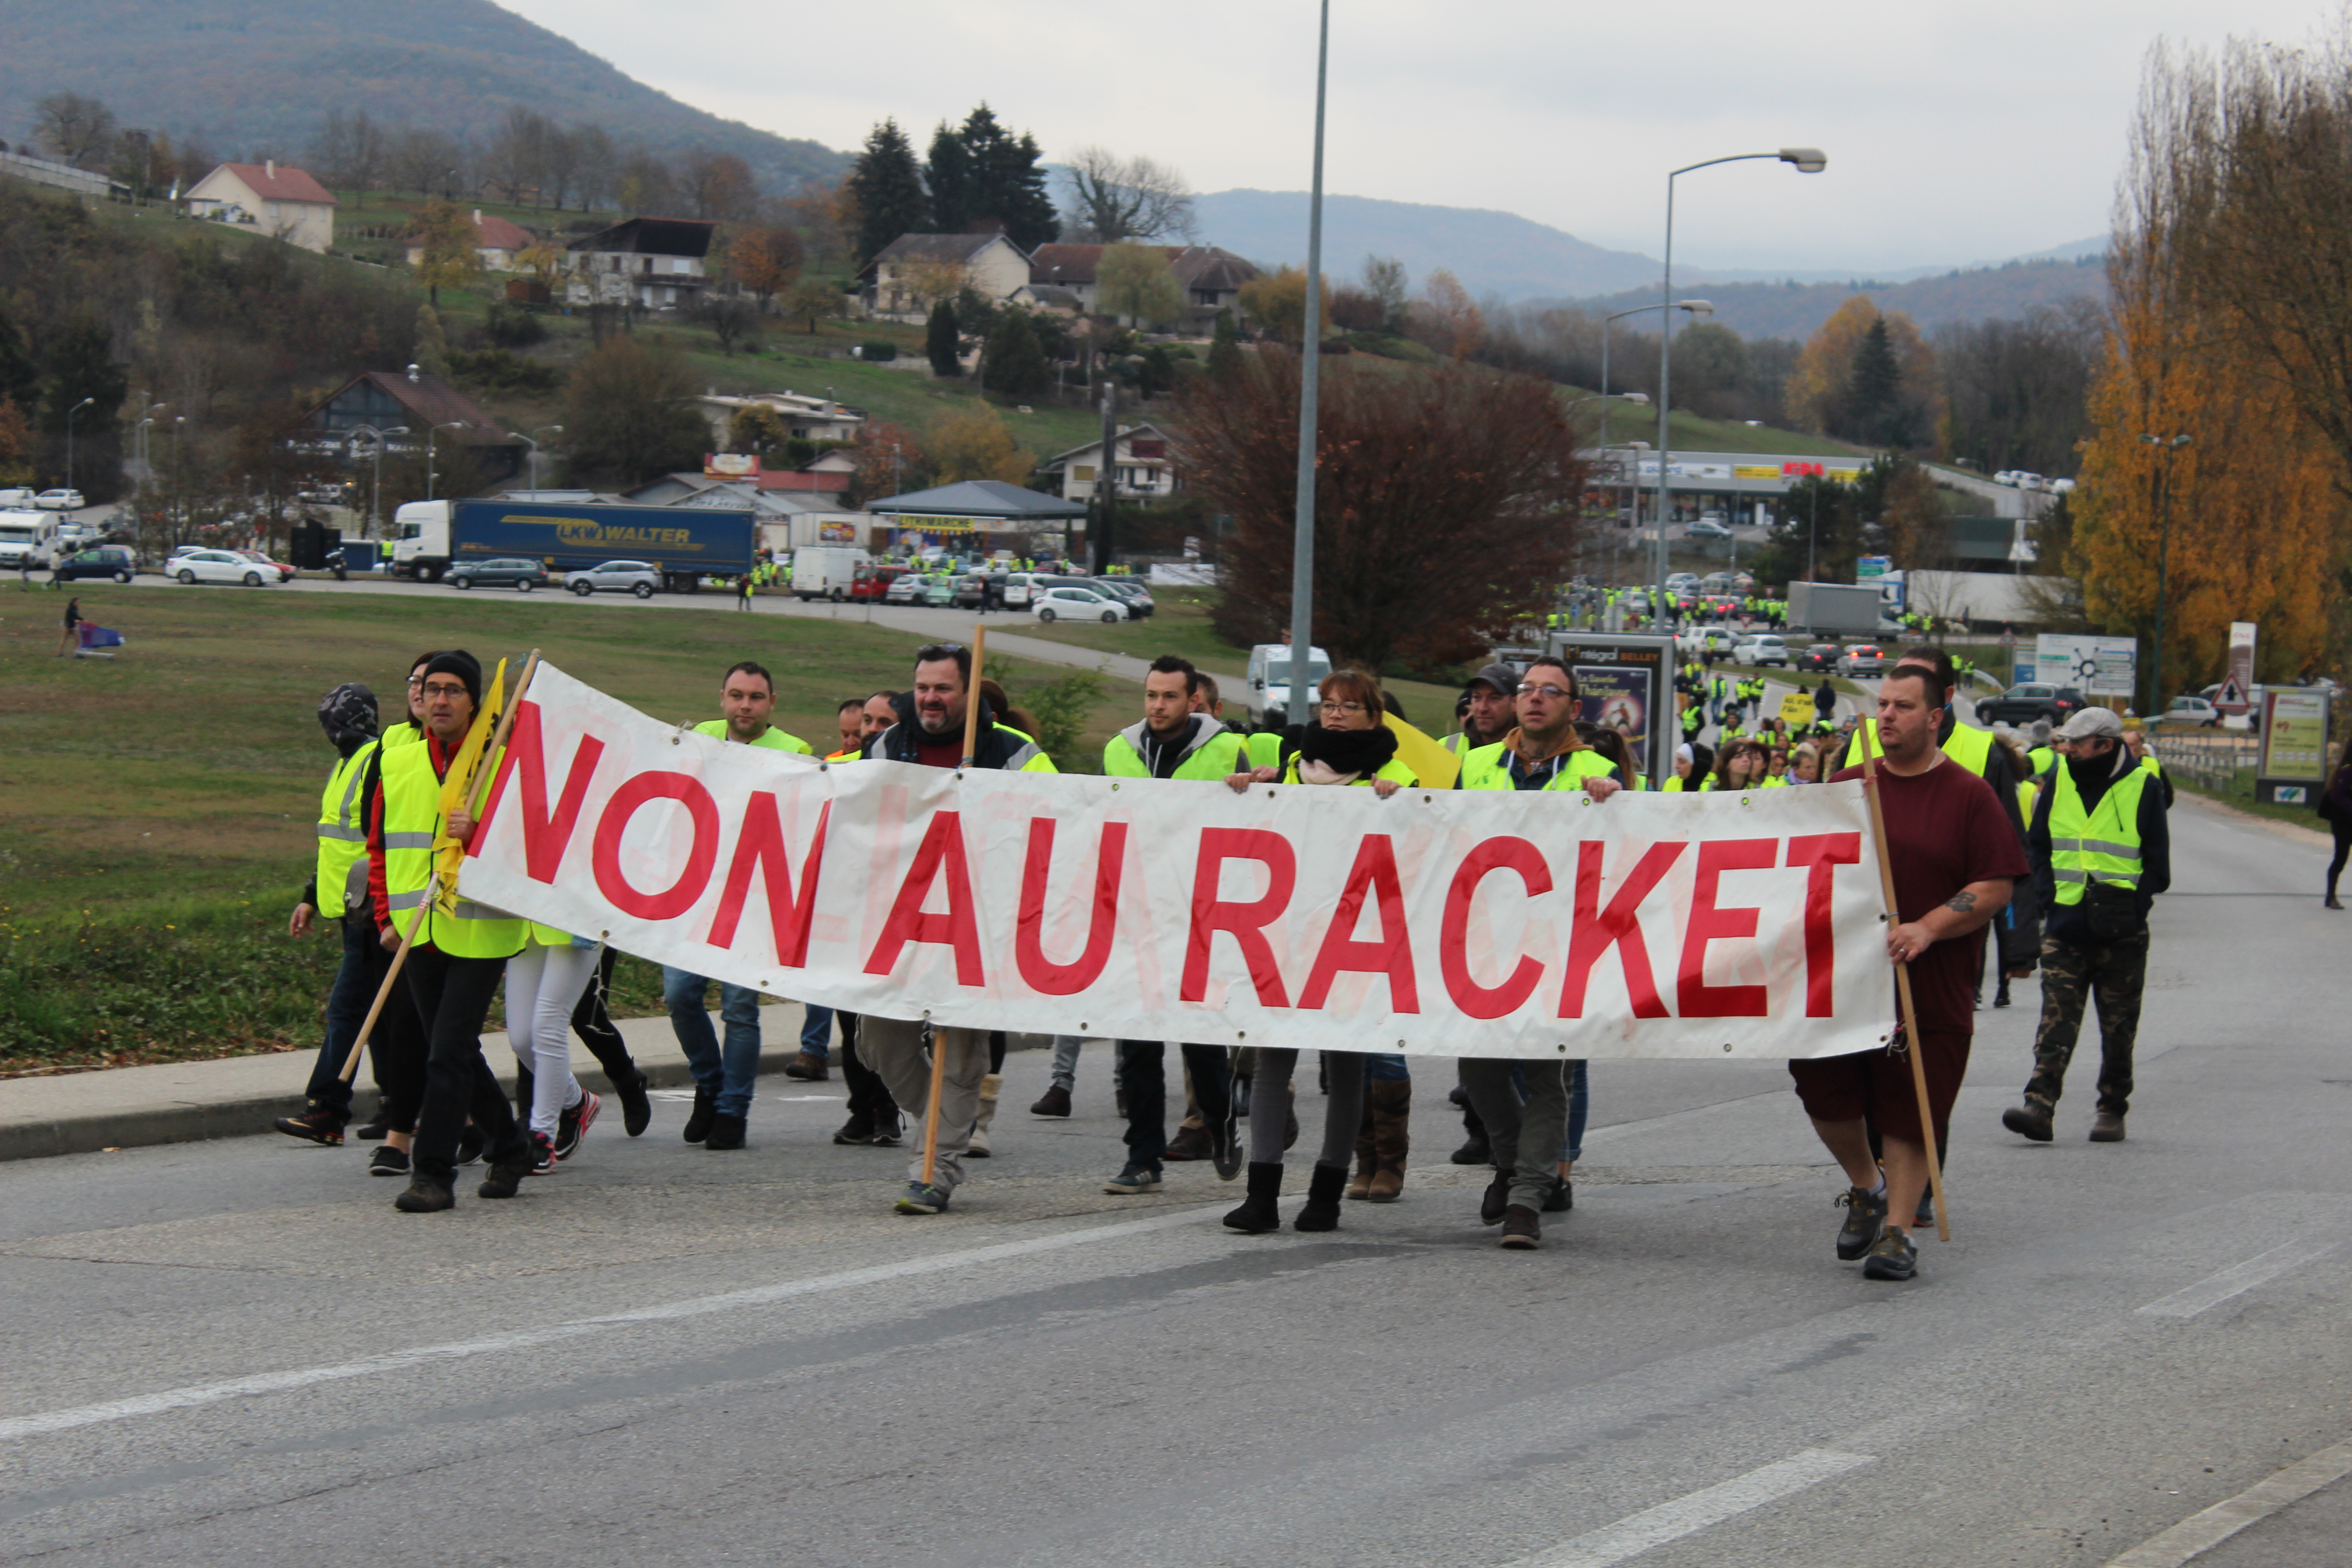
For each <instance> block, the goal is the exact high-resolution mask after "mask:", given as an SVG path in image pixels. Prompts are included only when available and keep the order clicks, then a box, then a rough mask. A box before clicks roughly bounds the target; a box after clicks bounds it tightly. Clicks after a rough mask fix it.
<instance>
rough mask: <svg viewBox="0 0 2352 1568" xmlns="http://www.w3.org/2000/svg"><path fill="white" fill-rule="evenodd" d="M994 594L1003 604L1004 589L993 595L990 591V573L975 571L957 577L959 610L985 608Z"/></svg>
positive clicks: (957, 603)
mask: <svg viewBox="0 0 2352 1568" xmlns="http://www.w3.org/2000/svg"><path fill="white" fill-rule="evenodd" d="M992 596H993V597H996V598H997V600H998V604H999V605H1000V606H1001V605H1002V604H1003V590H1002V589H1000V590H998V593H997V594H996V595H991V594H990V593H989V591H988V575H987V574H985V573H982V572H973V573H970V574H966V575H964V576H961V577H958V578H957V579H956V585H955V602H956V608H957V609H959V610H979V609H985V608H987V607H988V604H989V600H990V598H991V597H992Z"/></svg>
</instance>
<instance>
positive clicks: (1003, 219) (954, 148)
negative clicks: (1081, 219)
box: [926, 103, 1062, 251]
mask: <svg viewBox="0 0 2352 1568" xmlns="http://www.w3.org/2000/svg"><path fill="white" fill-rule="evenodd" d="M926 168H927V170H928V172H929V175H930V181H931V204H932V212H933V216H934V218H935V219H936V220H937V222H938V224H939V231H940V233H942V234H977V233H982V232H985V231H987V230H989V229H1002V230H1003V231H1004V235H1005V237H1007V238H1008V239H1010V240H1012V241H1013V244H1015V245H1017V246H1019V247H1021V248H1022V249H1023V250H1030V251H1034V250H1035V249H1036V248H1037V247H1039V246H1041V245H1044V244H1045V243H1046V242H1047V241H1049V240H1051V239H1053V238H1054V237H1055V236H1056V235H1057V234H1059V233H1060V232H1061V226H1062V219H1061V215H1060V213H1058V212H1057V211H1055V207H1054V195H1053V192H1052V190H1051V189H1050V188H1049V187H1048V184H1047V182H1046V179H1045V164H1044V154H1042V153H1040V152H1039V151H1038V150H1037V141H1036V138H1034V137H1033V136H1029V135H1026V134H1024V135H1022V136H1018V137H1016V136H1013V134H1011V133H1010V132H1007V131H1006V130H1005V129H1004V127H1003V125H1001V124H999V123H998V122H997V119H996V116H995V114H994V113H993V112H992V110H990V109H989V107H988V105H986V104H984V103H983V104H982V105H981V106H980V107H979V108H977V109H975V110H972V111H971V114H969V115H967V116H966V117H965V119H964V122H963V124H962V126H961V128H953V129H951V128H950V127H949V126H947V125H946V124H944V123H943V124H941V125H940V128H939V130H938V131H937V132H935V133H934V134H933V135H932V137H931V153H930V160H929V163H928V164H927V165H926Z"/></svg>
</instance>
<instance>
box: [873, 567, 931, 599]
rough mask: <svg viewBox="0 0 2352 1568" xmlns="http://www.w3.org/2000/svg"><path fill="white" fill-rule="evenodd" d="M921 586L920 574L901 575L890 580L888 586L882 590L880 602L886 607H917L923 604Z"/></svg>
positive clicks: (922, 580)
mask: <svg viewBox="0 0 2352 1568" xmlns="http://www.w3.org/2000/svg"><path fill="white" fill-rule="evenodd" d="M923 584H924V576H923V574H921V573H919V572H908V573H905V574H901V575H899V576H898V577H896V578H894V579H892V580H891V583H890V585H889V586H888V587H887V588H886V589H884V590H883V592H882V602H883V603H884V604H886V605H919V604H921V603H922V602H923Z"/></svg>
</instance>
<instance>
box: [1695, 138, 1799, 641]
mask: <svg viewBox="0 0 2352 1568" xmlns="http://www.w3.org/2000/svg"><path fill="white" fill-rule="evenodd" d="M1755 158H1770V159H1773V160H1775V161H1776V162H1779V163H1794V164H1795V165H1796V166H1797V172H1798V173H1799V174H1820V173H1821V172H1822V170H1823V169H1826V168H1828V167H1829V166H1830V160H1829V155H1828V154H1827V153H1823V152H1822V150H1821V149H1820V148H1818V147H1783V148H1781V149H1780V151H1779V152H1778V153H1732V154H1731V155H1730V156H1729V157H1726V158H1709V159H1707V160H1706V161H1705V162H1704V163H1685V164H1684V165H1683V166H1682V167H1681V168H1679V169H1676V170H1674V171H1673V172H1672V173H1670V174H1667V175H1666V267H1665V284H1664V288H1663V289H1660V290H1659V296H1660V301H1661V307H1662V308H1663V307H1664V306H1665V305H1671V304H1672V303H1674V298H1675V180H1676V179H1678V178H1680V177H1681V176H1682V175H1685V174H1690V173H1692V172H1693V171H1694V170H1697V169H1712V168H1713V167H1715V166H1716V165H1717V163H1745V162H1747V161H1748V160H1749V159H1755ZM1674 347H1675V333H1674V321H1673V318H1671V317H1669V318H1668V319H1667V321H1666V322H1665V330H1664V331H1661V332H1659V334H1658V515H1657V518H1656V521H1657V527H1658V541H1657V584H1656V594H1657V598H1656V600H1655V601H1654V604H1653V605H1652V608H1654V610H1656V611H1657V613H1658V616H1659V621H1658V624H1659V625H1660V626H1664V624H1665V623H1664V616H1665V609H1666V510H1667V508H1668V506H1670V505H1671V504H1672V502H1671V499H1670V497H1669V495H1668V480H1667V476H1668V473H1669V471H1670V470H1671V469H1672V468H1673V467H1674V462H1673V443H1674V437H1673V435H1672V433H1671V432H1670V431H1668V429H1667V428H1666V421H1667V418H1668V417H1669V416H1671V414H1672V413H1673V411H1674V399H1673V397H1672V396H1671V395H1669V386H1670V377H1671V375H1672V374H1673V370H1674Z"/></svg>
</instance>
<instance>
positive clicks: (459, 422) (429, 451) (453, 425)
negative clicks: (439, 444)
mask: <svg viewBox="0 0 2352 1568" xmlns="http://www.w3.org/2000/svg"><path fill="white" fill-rule="evenodd" d="M465 427H466V422H465V421H464V420H463V419H452V420H449V421H447V422H446V423H444V424H440V425H435V426H428V427H427V428H426V430H425V500H432V499H433V437H435V436H436V435H438V434H440V433H441V432H442V431H444V430H463V429H464V428H465Z"/></svg>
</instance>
